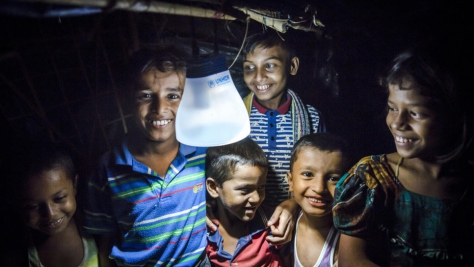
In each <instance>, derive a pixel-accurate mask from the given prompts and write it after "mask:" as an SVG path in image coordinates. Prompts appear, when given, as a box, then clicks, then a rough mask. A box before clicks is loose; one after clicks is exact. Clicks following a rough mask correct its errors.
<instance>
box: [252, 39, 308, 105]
mask: <svg viewBox="0 0 474 267" xmlns="http://www.w3.org/2000/svg"><path fill="white" fill-rule="evenodd" d="M295 60H296V61H297V62H296V65H295V63H293V61H295ZM288 61H289V60H288V54H287V52H286V51H285V50H284V49H283V48H281V47H280V46H273V47H269V48H262V47H261V46H258V47H256V48H255V50H254V51H253V53H249V54H247V56H246V58H245V61H244V80H245V83H246V84H247V86H248V88H249V89H250V90H251V91H252V92H253V93H254V94H255V96H256V98H257V99H258V100H259V103H260V104H262V105H263V106H264V107H266V108H268V109H277V108H278V107H279V106H280V104H281V101H282V99H286V98H285V93H286V85H287V77H288V75H289V74H291V75H295V74H296V72H297V69H298V63H299V61H298V59H297V58H295V59H293V60H291V62H288ZM290 65H291V66H290Z"/></svg>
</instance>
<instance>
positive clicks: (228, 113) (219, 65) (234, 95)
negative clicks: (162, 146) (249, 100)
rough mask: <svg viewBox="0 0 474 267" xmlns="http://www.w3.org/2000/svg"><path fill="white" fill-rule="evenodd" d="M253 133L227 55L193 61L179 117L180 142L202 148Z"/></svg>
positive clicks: (226, 142)
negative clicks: (229, 67) (228, 65)
mask: <svg viewBox="0 0 474 267" xmlns="http://www.w3.org/2000/svg"><path fill="white" fill-rule="evenodd" d="M249 133H250V121H249V116H248V113H247V109H246V108H245V105H244V103H243V101H242V98H241V97H240V95H239V93H238V91H237V89H236V88H235V85H234V82H233V81H232V77H231V75H230V72H229V70H228V68H227V65H226V58H225V55H212V56H208V57H206V58H202V57H201V58H195V60H193V61H192V62H189V64H188V67H187V70H186V81H185V85H184V92H183V96H182V99H181V103H180V105H179V108H178V112H177V115H176V138H177V139H178V141H179V142H181V143H183V144H186V145H191V146H200V147H211V146H220V145H226V144H230V143H234V142H237V141H239V140H241V139H243V138H244V137H246V136H248V135H249Z"/></svg>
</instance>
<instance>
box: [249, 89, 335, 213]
mask: <svg viewBox="0 0 474 267" xmlns="http://www.w3.org/2000/svg"><path fill="white" fill-rule="evenodd" d="M287 96H288V100H287V102H286V103H285V104H283V105H282V106H281V107H280V108H278V109H277V110H269V109H266V108H265V107H263V106H261V105H260V104H258V102H256V101H255V100H254V101H253V102H252V109H251V110H250V137H251V138H252V139H253V140H255V142H257V144H258V145H259V146H260V147H261V148H262V149H263V151H264V152H265V154H266V155H267V158H268V161H269V169H268V175H267V184H266V189H265V195H266V196H265V200H264V202H263V203H264V204H265V205H268V206H270V207H276V206H277V205H278V204H280V203H281V202H282V201H284V200H287V199H288V198H289V197H290V192H289V185H288V179H287V178H286V172H287V171H289V170H290V157H291V150H292V148H293V145H294V144H295V140H294V136H293V131H294V130H293V124H292V116H291V109H290V103H289V102H291V101H292V99H291V97H290V96H289V95H287ZM306 108H307V110H308V113H309V115H310V117H311V125H312V132H324V131H325V130H326V129H325V126H324V123H323V121H322V119H321V113H320V112H319V111H318V110H317V109H315V108H314V107H313V106H311V105H306ZM296 141H297V140H296Z"/></svg>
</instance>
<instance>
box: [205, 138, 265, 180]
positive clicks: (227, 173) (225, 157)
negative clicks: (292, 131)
mask: <svg viewBox="0 0 474 267" xmlns="http://www.w3.org/2000/svg"><path fill="white" fill-rule="evenodd" d="M247 164H250V165H252V166H258V167H261V168H265V169H267V168H268V161H267V157H266V156H265V153H264V152H263V150H262V148H261V147H260V146H259V145H258V144H257V143H255V141H253V140H252V139H250V138H249V137H246V138H244V139H242V140H241V141H238V142H235V143H232V144H229V145H224V146H216V147H210V148H208V149H207V154H206V177H212V178H214V180H215V181H216V182H217V184H218V185H222V184H223V183H224V182H225V181H227V180H230V179H232V175H233V174H234V172H235V168H236V167H237V166H239V165H247Z"/></svg>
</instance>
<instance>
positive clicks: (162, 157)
mask: <svg viewBox="0 0 474 267" xmlns="http://www.w3.org/2000/svg"><path fill="white" fill-rule="evenodd" d="M132 136H133V135H132ZM129 140H130V142H128V144H127V145H128V149H129V150H130V153H132V155H133V157H134V158H135V159H136V160H138V161H139V162H141V163H143V164H145V165H146V166H148V167H149V168H150V169H152V170H153V171H155V172H156V173H158V174H159V175H160V176H161V177H165V175H166V172H167V171H168V168H169V166H170V164H171V162H173V160H174V158H175V157H176V155H177V154H178V151H179V142H178V140H176V139H173V140H170V141H169V142H155V141H151V140H148V139H146V138H140V137H138V138H136V139H135V138H131V139H129Z"/></svg>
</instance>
